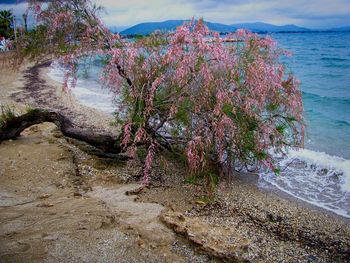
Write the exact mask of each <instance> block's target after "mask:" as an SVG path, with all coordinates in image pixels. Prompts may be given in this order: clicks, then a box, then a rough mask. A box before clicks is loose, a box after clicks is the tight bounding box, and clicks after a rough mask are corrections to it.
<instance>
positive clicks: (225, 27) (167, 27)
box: [120, 20, 310, 35]
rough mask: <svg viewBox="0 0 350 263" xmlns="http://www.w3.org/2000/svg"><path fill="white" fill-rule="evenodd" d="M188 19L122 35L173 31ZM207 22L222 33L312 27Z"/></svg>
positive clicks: (153, 24) (133, 29)
mask: <svg viewBox="0 0 350 263" xmlns="http://www.w3.org/2000/svg"><path fill="white" fill-rule="evenodd" d="M186 21H188V20H167V21H164V22H148V23H141V24H137V25H135V26H132V27H130V28H128V29H126V30H124V31H122V32H120V33H121V34H122V35H147V34H150V33H152V32H154V31H155V30H161V31H172V30H175V29H176V27H178V26H181V25H182V24H183V23H184V22H186ZM205 24H206V25H207V26H208V28H209V29H210V30H212V31H217V32H221V33H228V32H234V31H236V30H237V29H238V28H244V29H248V30H250V31H253V32H304V31H310V29H307V28H304V27H298V26H295V25H284V26H275V25H271V24H267V23H261V22H258V23H243V24H233V25H225V24H220V23H212V22H207V21H205Z"/></svg>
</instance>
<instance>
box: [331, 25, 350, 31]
mask: <svg viewBox="0 0 350 263" xmlns="http://www.w3.org/2000/svg"><path fill="white" fill-rule="evenodd" d="M329 31H339V32H347V31H350V26H343V27H336V28H331V29H329Z"/></svg>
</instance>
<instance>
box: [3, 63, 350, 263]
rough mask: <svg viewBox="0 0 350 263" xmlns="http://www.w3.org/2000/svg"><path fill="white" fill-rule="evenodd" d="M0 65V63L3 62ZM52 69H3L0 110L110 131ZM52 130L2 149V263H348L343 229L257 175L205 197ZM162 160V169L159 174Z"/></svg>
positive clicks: (43, 128) (172, 163) (174, 166)
mask: <svg viewBox="0 0 350 263" xmlns="http://www.w3.org/2000/svg"><path fill="white" fill-rule="evenodd" d="M0 66H1V63H0ZM48 66H49V63H43V64H41V65H31V64H26V65H23V66H22V67H21V69H20V71H12V70H11V69H10V68H9V67H8V66H6V65H5V64H3V65H2V66H1V69H0V70H1V71H0V74H1V76H2V77H1V79H0V90H1V92H0V103H1V104H2V105H13V106H14V107H15V108H16V109H17V111H24V109H25V108H26V107H28V106H30V107H32V108H36V107H40V108H46V109H51V110H55V111H59V112H62V113H63V114H65V115H66V116H69V117H70V118H71V119H72V120H73V122H74V123H76V124H77V125H79V126H82V127H84V128H85V127H86V128H89V129H93V130H96V131H104V132H106V131H107V132H109V133H111V134H117V133H118V129H117V128H116V127H113V126H111V125H110V123H111V121H112V117H111V116H109V115H107V114H105V113H102V112H99V111H98V110H95V109H91V108H88V107H85V106H82V105H81V104H79V103H78V102H77V101H76V100H75V99H74V98H73V97H72V95H69V94H66V93H64V92H63V91H62V87H61V86H60V84H59V83H56V82H55V81H53V80H51V79H50V78H49V77H48V76H47V71H48ZM88 148H89V147H88V146H86V145H84V144H82V143H79V142H78V141H75V140H72V139H68V138H65V137H64V136H63V135H62V134H61V132H60V131H59V130H58V129H57V128H56V126H55V125H54V124H51V123H44V124H40V125H35V126H32V127H31V128H29V129H27V130H25V131H24V132H23V134H22V135H21V136H20V137H19V138H18V139H17V140H13V141H6V142H3V143H1V144H0V176H1V183H0V222H1V225H0V262H221V261H222V262H346V261H347V260H348V259H349V258H350V220H349V219H346V218H343V217H340V216H336V215H334V214H332V213H330V212H325V211H324V210H322V209H320V208H316V207H314V206H311V205H308V204H305V203H303V202H301V201H298V200H296V199H294V198H291V197H289V196H287V195H285V194H281V193H279V192H277V191H276V192H272V191H271V192H270V191H262V190H261V189H259V188H258V187H257V186H256V180H257V177H256V175H253V174H237V175H235V176H234V177H233V178H231V179H229V180H228V179H227V180H223V181H222V182H221V183H220V184H219V186H218V188H217V191H216V195H215V197H214V198H212V199H210V200H208V199H207V198H205V193H204V191H203V185H202V183H201V182H197V183H191V184H189V183H186V179H187V178H188V177H189V175H188V173H187V172H186V170H185V169H184V167H183V166H182V165H181V163H180V162H178V161H177V160H173V159H170V158H166V156H164V157H162V158H159V159H157V160H156V163H155V169H154V170H153V171H152V175H151V186H150V187H149V188H147V189H143V190H142V191H141V192H139V193H137V194H131V195H125V193H126V192H127V191H129V192H138V191H134V190H135V189H136V190H137V189H138V188H139V187H140V185H139V184H138V181H139V180H140V175H141V169H142V163H134V164H132V165H129V164H127V163H125V162H121V161H116V160H113V159H106V158H102V157H98V156H96V155H94V154H91V151H90V150H88ZM164 160H165V162H166V165H164Z"/></svg>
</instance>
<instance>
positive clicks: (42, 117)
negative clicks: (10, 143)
mask: <svg viewBox="0 0 350 263" xmlns="http://www.w3.org/2000/svg"><path fill="white" fill-rule="evenodd" d="M43 122H52V123H54V124H56V126H57V127H58V128H59V129H60V130H61V132H62V133H63V135H65V136H67V137H70V138H73V139H77V140H80V141H84V142H86V143H88V144H90V145H92V146H94V147H96V148H98V149H100V150H102V151H103V152H105V153H114V154H118V153H121V152H122V148H121V146H120V137H118V138H115V137H113V136H111V135H108V134H96V133H95V132H93V131H91V130H87V129H86V130H84V129H82V128H80V127H77V126H76V125H74V124H73V123H72V122H71V121H70V119H69V118H67V117H66V116H64V115H62V114H61V113H57V112H54V111H49V110H43V109H34V110H31V111H29V112H27V113H25V114H23V115H20V116H16V117H13V118H11V119H8V120H7V121H6V122H5V123H4V124H3V125H2V126H1V127H0V142H2V141H4V140H9V139H15V138H17V137H18V136H19V135H20V134H21V132H22V131H23V130H24V129H26V128H28V127H30V126H32V125H35V124H40V123H43Z"/></svg>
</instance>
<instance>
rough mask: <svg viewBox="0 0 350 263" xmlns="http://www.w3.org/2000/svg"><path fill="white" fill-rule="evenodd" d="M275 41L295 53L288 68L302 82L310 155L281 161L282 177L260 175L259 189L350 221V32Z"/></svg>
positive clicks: (291, 155) (279, 36)
mask: <svg viewBox="0 0 350 263" xmlns="http://www.w3.org/2000/svg"><path fill="white" fill-rule="evenodd" d="M272 37H273V38H274V39H275V40H277V42H278V45H279V46H280V47H282V48H284V49H287V50H289V51H291V52H292V53H293V56H292V57H291V58H288V59H284V60H283V62H284V63H285V64H286V65H287V66H288V68H289V69H290V71H291V73H293V74H294V75H295V76H296V77H297V78H298V79H299V80H300V81H301V90H302V97H303V104H304V116H305V122H306V123H305V124H306V137H305V149H302V150H299V151H295V150H290V151H289V153H288V155H287V156H286V157H285V158H281V159H279V164H280V165H281V168H282V172H281V175H275V174H274V173H271V172H267V173H264V172H262V173H260V175H259V186H260V187H263V188H271V187H277V188H278V189H280V190H282V191H284V192H286V193H288V194H290V195H292V196H294V197H297V198H299V199H302V200H304V201H306V202H308V203H311V204H314V205H316V206H319V207H322V208H324V209H327V210H330V211H332V212H334V213H336V214H339V215H342V216H345V217H348V218H350V32H346V33H345V32H341V33H335V32H334V33H332V32H317V33H294V34H274V35H273V36H272Z"/></svg>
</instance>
